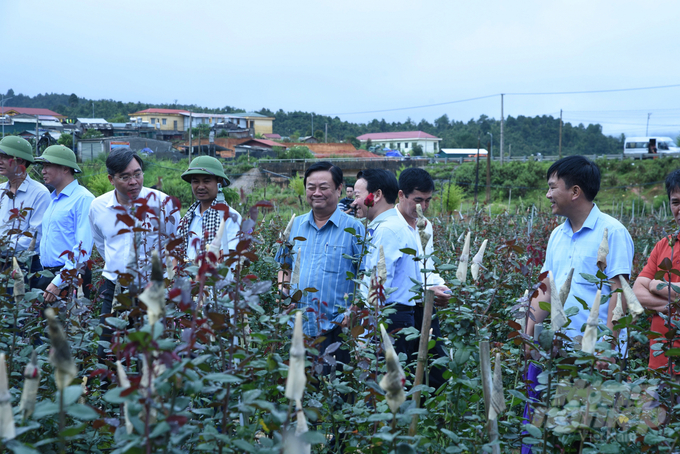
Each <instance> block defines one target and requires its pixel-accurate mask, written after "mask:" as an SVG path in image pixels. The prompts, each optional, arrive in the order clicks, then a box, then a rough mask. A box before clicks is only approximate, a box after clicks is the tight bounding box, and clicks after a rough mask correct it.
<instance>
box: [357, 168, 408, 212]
mask: <svg viewBox="0 0 680 454" xmlns="http://www.w3.org/2000/svg"><path fill="white" fill-rule="evenodd" d="M360 178H363V179H364V180H366V189H367V190H368V192H371V193H372V192H375V191H377V190H378V189H380V190H381V191H382V193H383V196H384V197H385V200H386V201H387V203H389V204H390V205H392V204H394V202H396V200H397V196H398V195H399V183H398V182H397V177H395V176H394V174H393V173H392V172H390V171H389V170H385V169H367V170H362V171H361V172H359V173H357V180H358V179H360Z"/></svg>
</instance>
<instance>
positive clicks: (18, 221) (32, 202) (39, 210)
mask: <svg viewBox="0 0 680 454" xmlns="http://www.w3.org/2000/svg"><path fill="white" fill-rule="evenodd" d="M34 162H35V159H34V158H33V147H31V144H29V143H28V142H27V141H26V140H24V139H22V138H21V137H17V136H7V137H5V138H3V139H2V140H0V175H2V176H3V177H5V178H7V180H8V181H7V182H5V183H2V184H0V235H1V236H2V238H3V239H4V240H5V241H6V242H7V243H6V244H7V249H8V252H9V254H8V255H7V256H6V258H7V257H11V256H12V255H15V254H16V252H21V251H25V250H27V249H28V248H29V245H30V244H31V241H32V240H33V237H35V239H36V244H35V250H39V247H40V231H41V230H40V225H41V223H42V218H43V213H45V209H47V205H49V203H50V192H49V191H48V190H47V188H46V187H45V186H44V185H43V184H41V183H39V182H37V181H35V180H33V179H32V178H31V177H30V176H29V175H28V168H29V166H30V165H31V164H32V163H34ZM25 208H31V210H25V213H23V214H21V215H17V214H18V212H20V211H22V210H23V209H25ZM14 210H17V211H14ZM10 230H13V231H15V232H20V233H12V234H9V235H8V232H9V231H10ZM24 232H27V233H30V235H31V236H26V235H24V234H23V233H24ZM40 270H41V267H40V258H39V257H38V256H37V255H34V256H33V259H32V262H31V266H30V271H31V272H36V271H40ZM36 280H37V279H31V284H33V283H34V282H35V281H36Z"/></svg>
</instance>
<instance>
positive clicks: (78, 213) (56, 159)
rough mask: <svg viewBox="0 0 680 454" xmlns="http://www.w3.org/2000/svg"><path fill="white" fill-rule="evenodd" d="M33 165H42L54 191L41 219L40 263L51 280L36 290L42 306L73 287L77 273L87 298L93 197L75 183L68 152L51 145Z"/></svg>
mask: <svg viewBox="0 0 680 454" xmlns="http://www.w3.org/2000/svg"><path fill="white" fill-rule="evenodd" d="M36 161H39V162H41V163H42V175H43V178H44V179H45V183H47V184H49V185H52V186H54V188H55V189H54V192H52V194H50V199H51V201H50V204H49V206H48V207H47V210H46V211H45V215H44V216H43V222H42V235H43V238H42V241H41V242H40V263H41V264H42V266H43V269H46V270H49V271H51V272H52V273H54V277H53V278H47V277H44V278H41V279H40V281H38V285H37V287H38V288H41V289H43V290H45V293H44V294H43V297H44V298H45V302H47V303H52V302H54V301H55V300H56V298H57V296H58V295H59V294H60V292H61V290H62V289H64V288H66V287H69V286H71V285H73V286H74V287H77V285H78V283H77V282H78V281H77V280H76V279H77V275H78V274H79V273H81V274H82V275H83V293H84V295H85V297H86V298H89V294H90V291H89V287H88V284H90V281H91V274H90V273H86V270H87V271H89V270H88V269H87V265H86V262H87V261H88V260H89V259H90V253H91V252H92V231H91V229H90V221H89V218H88V214H89V212H90V204H91V203H92V201H93V200H94V196H93V195H92V193H91V192H90V191H88V190H87V189H85V187H83V186H80V185H79V184H78V181H76V179H75V174H76V173H82V171H81V170H80V167H78V164H77V163H76V155H75V154H74V153H73V151H71V150H70V149H69V148H67V147H65V146H63V145H53V146H51V147H48V148H47V149H46V150H45V151H44V152H43V154H42V156H40V157H39V158H36ZM66 251H68V253H67V254H64V252H66ZM88 277H90V279H88Z"/></svg>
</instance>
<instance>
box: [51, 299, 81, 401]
mask: <svg viewBox="0 0 680 454" xmlns="http://www.w3.org/2000/svg"><path fill="white" fill-rule="evenodd" d="M45 317H46V318H47V328H48V331H49V334H50V342H51V344H52V349H51V350H50V364H52V367H54V381H55V383H56V385H57V389H58V390H59V391H63V390H64V389H66V388H67V387H68V385H69V384H71V382H72V381H73V379H74V378H75V377H76V374H77V372H78V371H77V369H76V363H75V361H73V356H72V355H71V347H70V346H69V343H68V340H67V339H66V335H65V334H64V329H63V327H62V326H61V323H59V321H58V320H57V316H56V314H55V313H54V309H52V308H51V307H48V308H47V309H46V310H45Z"/></svg>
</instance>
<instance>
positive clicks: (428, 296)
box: [409, 290, 434, 437]
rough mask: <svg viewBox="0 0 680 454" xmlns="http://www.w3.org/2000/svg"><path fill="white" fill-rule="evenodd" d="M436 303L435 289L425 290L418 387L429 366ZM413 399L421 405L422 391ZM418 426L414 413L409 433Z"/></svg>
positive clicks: (416, 416) (417, 371) (419, 349)
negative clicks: (429, 349)
mask: <svg viewBox="0 0 680 454" xmlns="http://www.w3.org/2000/svg"><path fill="white" fill-rule="evenodd" d="M433 304H434V290H426V291H425V307H424V310H423V326H421V329H420V344H419V346H418V365H417V366H416V377H415V380H414V381H413V386H414V387H416V386H418V385H420V384H422V383H423V376H424V372H425V369H426V366H427V356H428V355H427V353H428V348H427V345H428V344H429V342H430V324H431V323H432V306H433ZM413 401H414V402H415V404H416V408H418V407H420V391H416V392H415V393H413ZM417 428H418V415H417V414H415V415H413V418H412V419H411V427H410V428H409V435H410V436H411V437H413V436H415V435H416V429H417Z"/></svg>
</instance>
